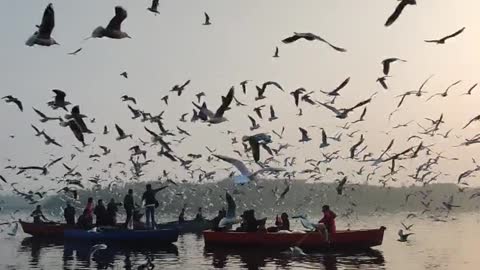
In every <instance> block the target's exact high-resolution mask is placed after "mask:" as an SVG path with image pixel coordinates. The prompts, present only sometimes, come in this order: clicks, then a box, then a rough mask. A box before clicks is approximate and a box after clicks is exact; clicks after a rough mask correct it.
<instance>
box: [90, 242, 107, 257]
mask: <svg viewBox="0 0 480 270" xmlns="http://www.w3.org/2000/svg"><path fill="white" fill-rule="evenodd" d="M107 248H108V246H107V245H105V244H96V245H94V246H93V247H91V248H90V255H89V258H90V260H91V259H92V257H93V255H95V253H96V252H97V251H99V250H103V249H107Z"/></svg>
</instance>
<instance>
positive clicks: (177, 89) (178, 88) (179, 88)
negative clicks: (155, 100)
mask: <svg viewBox="0 0 480 270" xmlns="http://www.w3.org/2000/svg"><path fill="white" fill-rule="evenodd" d="M189 84H190V80H187V81H186V82H185V83H183V84H182V85H181V86H180V85H178V84H176V85H175V86H174V87H173V88H172V89H171V90H170V92H177V94H178V96H181V95H182V93H183V91H184V90H185V87H186V86H187V85H189Z"/></svg>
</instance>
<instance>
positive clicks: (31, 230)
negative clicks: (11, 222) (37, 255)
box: [18, 220, 73, 237]
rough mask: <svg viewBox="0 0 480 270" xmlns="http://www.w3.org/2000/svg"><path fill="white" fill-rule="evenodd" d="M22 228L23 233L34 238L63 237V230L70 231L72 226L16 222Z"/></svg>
mask: <svg viewBox="0 0 480 270" xmlns="http://www.w3.org/2000/svg"><path fill="white" fill-rule="evenodd" d="M18 222H19V223H20V225H21V226H22V229H23V232H25V233H27V234H30V235H32V236H35V237H63V232H64V230H65V229H71V228H73V226H70V225H67V224H64V223H63V224H62V223H53V222H52V223H39V224H35V223H31V222H24V221H22V220H19V221H18Z"/></svg>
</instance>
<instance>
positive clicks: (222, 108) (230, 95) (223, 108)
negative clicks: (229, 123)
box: [215, 86, 235, 117]
mask: <svg viewBox="0 0 480 270" xmlns="http://www.w3.org/2000/svg"><path fill="white" fill-rule="evenodd" d="M234 93H235V92H234V87H233V86H232V87H231V88H230V90H228V94H227V96H226V97H225V98H222V105H220V107H219V108H218V109H217V111H216V112H215V117H222V116H223V114H224V113H225V111H226V110H227V108H228V107H229V106H230V104H231V103H232V100H233V96H234Z"/></svg>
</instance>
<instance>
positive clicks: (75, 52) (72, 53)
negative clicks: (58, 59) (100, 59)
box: [68, 48, 82, 55]
mask: <svg viewBox="0 0 480 270" xmlns="http://www.w3.org/2000/svg"><path fill="white" fill-rule="evenodd" d="M81 51H82V48H78V49H76V50H75V51H73V52H70V53H68V55H77V54H78V53H79V52H81Z"/></svg>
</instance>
